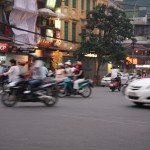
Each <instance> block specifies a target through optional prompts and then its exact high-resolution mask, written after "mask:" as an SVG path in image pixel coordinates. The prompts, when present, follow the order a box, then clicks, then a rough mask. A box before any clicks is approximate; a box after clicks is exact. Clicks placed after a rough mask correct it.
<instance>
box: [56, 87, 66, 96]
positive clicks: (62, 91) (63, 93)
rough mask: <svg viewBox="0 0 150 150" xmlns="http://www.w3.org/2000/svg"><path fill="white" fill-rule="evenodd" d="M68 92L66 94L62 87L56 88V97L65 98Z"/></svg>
mask: <svg viewBox="0 0 150 150" xmlns="http://www.w3.org/2000/svg"><path fill="white" fill-rule="evenodd" d="M67 94H68V92H67V89H66V88H65V87H63V86H58V97H61V98H63V97H65V96H67Z"/></svg>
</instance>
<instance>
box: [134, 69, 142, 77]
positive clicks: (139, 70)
mask: <svg viewBox="0 0 150 150" xmlns="http://www.w3.org/2000/svg"><path fill="white" fill-rule="evenodd" d="M141 76H142V70H141V69H136V74H135V76H134V77H136V78H139V79H140V78H141Z"/></svg>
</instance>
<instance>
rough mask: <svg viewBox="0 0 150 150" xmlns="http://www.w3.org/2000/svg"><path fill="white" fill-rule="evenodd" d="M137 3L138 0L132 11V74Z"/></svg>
mask: <svg viewBox="0 0 150 150" xmlns="http://www.w3.org/2000/svg"><path fill="white" fill-rule="evenodd" d="M137 3H138V0H136V2H135V4H134V10H133V40H132V44H133V49H132V72H133V70H134V64H133V60H134V47H135V39H134V37H135V10H136V6H137Z"/></svg>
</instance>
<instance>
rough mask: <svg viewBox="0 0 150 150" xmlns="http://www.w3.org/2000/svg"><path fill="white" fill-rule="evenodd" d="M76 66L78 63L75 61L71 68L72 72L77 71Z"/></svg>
mask: <svg viewBox="0 0 150 150" xmlns="http://www.w3.org/2000/svg"><path fill="white" fill-rule="evenodd" d="M75 66H76V63H73V64H72V68H71V70H72V72H74V71H75V69H76V68H75Z"/></svg>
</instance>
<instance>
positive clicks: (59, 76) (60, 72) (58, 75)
mask: <svg viewBox="0 0 150 150" xmlns="http://www.w3.org/2000/svg"><path fill="white" fill-rule="evenodd" d="M65 79H66V72H65V69H64V64H63V63H59V64H58V65H57V70H56V72H55V79H54V80H55V81H57V82H59V81H63V80H65Z"/></svg>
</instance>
